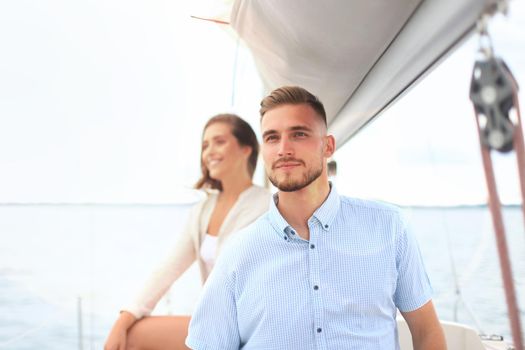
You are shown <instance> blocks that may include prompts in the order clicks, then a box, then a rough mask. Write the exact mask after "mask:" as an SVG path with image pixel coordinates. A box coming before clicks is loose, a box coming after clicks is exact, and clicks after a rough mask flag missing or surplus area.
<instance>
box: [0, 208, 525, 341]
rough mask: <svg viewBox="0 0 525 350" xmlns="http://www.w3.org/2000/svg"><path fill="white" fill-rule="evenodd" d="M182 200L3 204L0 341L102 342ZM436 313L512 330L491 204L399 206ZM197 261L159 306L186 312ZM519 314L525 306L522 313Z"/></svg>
mask: <svg viewBox="0 0 525 350" xmlns="http://www.w3.org/2000/svg"><path fill="white" fill-rule="evenodd" d="M188 208H189V206H187V205H66V204H64V205H60V204H55V205H38V204H34V205H2V206H0V239H1V244H0V349H18V350H25V349H42V350H46V349H50V350H51V349H53V350H55V349H57V350H61V349H64V350H66V349H67V350H71V349H101V348H103V344H104V339H105V337H106V336H107V334H108V332H109V330H110V328H111V325H112V322H113V321H114V320H115V319H116V317H117V316H118V312H119V310H120V308H121V307H123V306H124V305H126V303H128V302H129V301H130V300H132V298H133V296H134V295H135V294H136V292H137V291H138V290H139V289H140V287H141V286H142V285H143V284H144V282H145V281H146V280H147V277H148V275H149V274H150V273H151V271H152V270H153V269H154V268H155V266H157V265H158V264H159V263H160V262H161V261H162V259H163V257H164V256H167V255H168V254H169V252H170V250H171V249H173V247H174V246H175V245H176V242H177V235H178V233H179V232H180V231H181V230H182V228H183V226H184V223H185V220H186V217H187V214H188ZM405 211H406V214H407V216H408V217H409V218H410V221H411V223H412V227H413V230H414V232H415V234H416V236H417V239H418V242H419V245H420V249H421V253H422V255H423V258H424V260H425V264H426V268H427V271H428V274H429V277H430V279H431V281H432V285H433V288H434V303H435V305H436V308H437V311H438V314H439V316H440V318H441V319H444V320H450V321H454V320H455V321H457V322H461V323H466V324H468V325H470V326H472V327H474V328H476V329H477V330H478V331H479V332H483V333H487V334H499V335H503V336H504V337H505V338H507V339H509V338H510V326H509V321H508V318H507V309H506V302H505V295H504V291H503V288H502V281H501V273H500V270H499V260H498V255H497V250H496V244H495V237H494V233H493V229H492V222H491V218H490V214H489V211H488V210H487V208H485V207H468V208H405ZM504 219H505V226H506V229H507V240H508V246H509V250H510V255H511V261H512V268H513V272H514V279H515V283H516V294H517V296H518V303H519V305H520V307H521V310H525V233H524V229H523V217H522V214H521V209H520V208H517V207H506V208H505V209H504ZM199 288H200V286H199V277H198V272H197V270H196V267H195V266H193V267H192V268H190V270H189V271H188V273H186V274H185V275H184V276H183V277H182V278H181V280H179V281H177V282H176V283H175V284H174V286H173V287H172V288H171V290H170V292H169V293H168V294H167V296H166V297H165V298H163V299H162V300H161V302H160V303H159V305H158V306H157V308H156V310H155V313H156V314H189V313H191V310H192V308H193V305H194V303H195V301H196V299H197V297H198V293H199ZM521 316H522V322H525V313H524V312H522V313H521Z"/></svg>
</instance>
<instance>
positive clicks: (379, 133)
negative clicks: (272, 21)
mask: <svg viewBox="0 0 525 350" xmlns="http://www.w3.org/2000/svg"><path fill="white" fill-rule="evenodd" d="M190 6H191V5H190ZM511 6H512V7H511V13H510V16H509V18H508V19H503V18H500V17H501V16H500V17H498V18H497V19H496V20H495V21H494V22H493V24H492V25H491V27H490V32H491V34H492V37H493V41H494V46H495V49H496V54H498V55H500V56H502V57H503V58H504V59H505V60H506V62H507V63H508V65H509V66H510V68H511V70H512V71H513V73H514V75H515V76H516V78H517V79H518V81H519V82H521V83H522V84H525V83H524V82H525V52H524V50H525V49H524V48H525V34H524V33H525V6H524V5H523V1H513V2H512V3H511ZM196 11H200V10H196V9H195V8H191V7H190V8H189V7H188V4H179V2H178V1H172V0H169V1H167V0H165V1H162V0H159V1H153V2H139V1H131V2H130V1H118V0H106V1H101V0H95V1H90V2H76V1H75V2H71V1H59V0H53V1H38V2H35V1H29V0H18V1H5V2H2V3H0V47H1V50H2V52H1V55H0V169H1V171H0V203H6V202H154V203H158V202H178V201H185V200H187V199H188V192H189V191H187V189H188V188H190V187H191V186H192V185H193V183H194V182H195V181H196V180H197V177H198V175H199V159H198V157H199V145H200V136H201V130H202V126H203V124H204V122H205V121H206V120H207V119H208V118H209V117H211V116H212V115H214V114H217V113H220V112H237V113H239V114H240V115H241V116H243V117H244V118H245V119H247V120H248V121H249V122H250V123H251V124H252V125H253V126H254V128H255V129H256V132H258V113H257V110H258V103H259V100H260V98H261V97H262V93H263V92H262V90H263V89H262V85H261V82H260V81H259V79H258V77H257V73H256V70H255V67H254V66H253V63H252V61H251V58H250V55H249V53H248V52H247V51H246V50H245V49H243V48H242V45H241V46H240V47H238V45H237V40H236V38H235V36H234V35H233V34H232V32H231V31H230V30H228V29H226V28H222V27H220V26H219V25H215V24H212V23H208V22H203V21H198V20H194V19H191V18H190V17H189V16H190V15H191V14H193V15H199V14H200V13H199V12H196ZM476 42H477V41H476V39H471V40H469V41H468V42H466V43H465V45H463V46H462V48H461V49H460V50H458V51H456V52H455V53H454V54H453V55H451V56H450V57H449V58H448V59H447V60H446V61H445V62H443V63H442V64H441V65H440V67H438V68H437V69H436V70H435V71H434V72H433V73H432V74H430V75H429V76H428V77H427V79H425V80H424V81H423V82H422V83H420V84H419V85H418V86H417V87H416V88H414V89H413V90H412V91H411V92H410V93H409V94H407V95H406V96H405V97H404V98H403V99H402V100H401V101H400V103H398V104H397V105H396V106H394V107H393V108H391V109H390V110H389V111H388V112H387V113H385V114H383V115H382V116H381V117H380V119H379V120H378V121H377V122H374V123H373V124H372V125H371V126H370V127H368V128H367V129H365V132H363V133H361V134H360V135H358V136H357V137H356V138H355V139H354V140H353V141H351V142H350V143H348V144H347V145H345V146H344V147H342V148H341V150H340V151H338V153H337V154H336V156H335V159H336V160H337V161H338V166H339V175H338V178H337V180H336V182H337V186H338V187H340V189H341V191H342V192H344V193H347V194H350V195H356V196H361V197H369V198H379V199H383V200H388V201H392V202H396V203H399V204H457V203H478V202H480V201H483V200H484V197H485V189H484V182H483V177H482V173H481V163H480V158H479V146H478V144H477V142H478V141H477V138H476V137H477V136H476V134H475V133H476V130H475V128H474V124H473V123H474V116H473V113H472V108H471V106H470V104H469V100H468V87H469V82H470V74H471V70H472V66H473V62H474V58H475V52H476V45H477V44H476ZM237 50H239V51H238V54H237V59H236V52H237ZM234 66H235V67H236V69H235V70H234ZM234 73H235V74H234ZM520 96H521V97H523V93H521V95H520ZM521 100H522V101H523V98H521ZM522 109H524V108H523V107H522ZM500 158H501V157H500ZM498 163H499V164H501V166H498V171H499V172H502V173H503V175H502V176H501V178H503V179H505V180H503V182H504V183H505V186H504V187H503V188H502V197H503V199H504V200H505V201H510V202H517V201H518V200H517V198H518V197H517V194H518V191H517V189H518V187H517V179H516V178H515V175H513V174H512V171H511V170H510V169H511V167H512V169H514V168H515V166H514V164H515V161H514V158H511V157H509V156H506V157H503V158H502V159H499V162H498ZM499 172H498V175H499ZM262 176H263V175H262V172H261V169H259V172H258V174H257V179H256V182H258V183H261V182H262ZM509 184H512V185H515V187H514V188H513V187H512V186H510V185H509ZM190 197H191V196H190Z"/></svg>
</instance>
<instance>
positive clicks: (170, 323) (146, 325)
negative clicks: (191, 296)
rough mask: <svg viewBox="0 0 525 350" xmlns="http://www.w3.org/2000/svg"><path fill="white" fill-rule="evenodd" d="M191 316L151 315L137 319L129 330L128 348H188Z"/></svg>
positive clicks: (176, 349) (138, 349) (150, 349)
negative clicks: (185, 343)
mask: <svg viewBox="0 0 525 350" xmlns="http://www.w3.org/2000/svg"><path fill="white" fill-rule="evenodd" d="M189 323H190V316H150V317H144V318H143V319H141V320H139V321H137V322H136V323H135V324H134V325H133V326H132V327H131V328H130V329H129V331H128V338H127V346H126V349H128V350H161V349H162V350H164V349H170V350H172V349H173V350H182V349H184V350H187V349H189V348H188V347H186V345H184V341H185V340H186V336H187V335H188V326H189Z"/></svg>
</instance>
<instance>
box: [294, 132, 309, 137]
mask: <svg viewBox="0 0 525 350" xmlns="http://www.w3.org/2000/svg"><path fill="white" fill-rule="evenodd" d="M294 136H295V137H305V136H306V133H304V132H302V131H296V132H295V134H294Z"/></svg>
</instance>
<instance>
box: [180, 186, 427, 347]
mask: <svg viewBox="0 0 525 350" xmlns="http://www.w3.org/2000/svg"><path fill="white" fill-rule="evenodd" d="M275 202H277V198H276V200H275ZM308 226H309V230H310V239H309V241H307V240H304V239H302V238H301V237H299V235H298V234H297V233H296V232H295V230H294V228H293V227H291V226H290V225H289V224H288V223H287V222H286V220H285V219H284V218H283V217H282V216H281V214H280V213H279V210H278V208H277V204H276V203H273V204H272V205H271V206H270V210H269V211H268V213H266V214H264V215H263V216H262V217H261V218H259V219H258V220H257V221H256V222H255V223H253V224H252V225H250V226H248V227H247V228H246V229H244V230H243V231H242V232H239V233H238V234H237V235H236V237H234V238H233V239H232V241H231V242H230V243H229V244H228V246H227V247H226V248H225V250H224V251H223V253H222V254H221V256H220V257H219V259H218V261H217V264H216V266H215V268H214V270H213V272H212V274H211V276H210V277H209V279H208V281H207V282H206V285H205V288H204V291H203V295H202V298H201V300H200V302H199V304H198V306H197V308H196V310H195V312H194V314H193V316H192V320H191V324H190V330H189V336H188V338H187V340H186V343H187V345H188V346H189V347H190V348H192V349H199V350H201V349H246V350H248V349H305V350H307V349H360V350H363V349H399V345H398V340H397V327H396V313H397V309H399V310H400V311H403V312H408V311H413V310H416V309H418V308H420V307H421V306H423V305H424V304H426V303H427V302H428V301H429V300H430V299H431V286H430V283H429V280H428V277H427V274H426V272H425V269H424V266H423V262H422V259H421V255H420V252H419V249H418V246H417V243H416V241H415V239H414V237H413V235H412V234H411V233H410V230H409V228H408V226H407V224H406V222H405V220H404V219H403V216H402V215H401V214H400V210H399V209H398V208H396V207H394V206H390V205H387V204H383V203H378V202H373V201H364V200H358V199H353V198H348V197H343V196H339V195H338V194H337V192H336V190H335V188H334V187H332V189H331V191H330V194H329V196H328V197H327V199H326V200H325V202H324V203H323V204H322V205H321V207H319V208H318V209H317V210H316V211H315V213H314V214H313V215H312V217H311V218H310V219H309V221H308Z"/></svg>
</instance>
